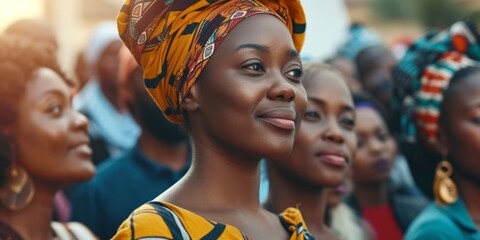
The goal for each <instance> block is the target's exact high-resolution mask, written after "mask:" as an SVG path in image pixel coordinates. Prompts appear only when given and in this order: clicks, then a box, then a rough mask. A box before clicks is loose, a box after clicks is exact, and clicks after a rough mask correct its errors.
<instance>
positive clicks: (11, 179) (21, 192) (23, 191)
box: [0, 162, 35, 211]
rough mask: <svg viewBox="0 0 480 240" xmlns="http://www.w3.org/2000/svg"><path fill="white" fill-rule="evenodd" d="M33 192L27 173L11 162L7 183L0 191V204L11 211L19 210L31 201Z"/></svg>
mask: <svg viewBox="0 0 480 240" xmlns="http://www.w3.org/2000/svg"><path fill="white" fill-rule="evenodd" d="M34 191H35V190H34V188H33V182H32V180H31V179H30V177H29V176H28V174H27V172H26V171H25V170H24V169H23V168H22V167H20V166H18V165H17V164H16V163H15V162H13V163H12V165H11V167H10V169H9V171H8V179H7V183H6V184H5V186H4V187H3V188H2V189H1V190H0V201H1V203H2V204H3V205H4V206H5V207H7V208H8V209H10V210H12V211H15V210H20V209H22V208H24V207H26V206H27V205H28V204H29V203H30V202H31V201H32V199H33V195H34Z"/></svg>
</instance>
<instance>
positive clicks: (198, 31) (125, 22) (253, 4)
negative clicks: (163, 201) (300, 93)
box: [117, 0, 305, 124]
mask: <svg viewBox="0 0 480 240" xmlns="http://www.w3.org/2000/svg"><path fill="white" fill-rule="evenodd" d="M255 14H270V15H273V16H276V17H278V18H279V19H280V20H282V21H283V22H284V23H285V25H286V26H287V28H288V29H289V31H290V33H291V34H292V38H293V41H294V44H295V47H296V49H297V50H298V51H300V50H301V48H302V45H303V41H304V37H305V35H304V33H305V15H304V13H303V9H302V6H301V5H300V2H299V0H150V1H149V0H125V3H124V5H123V7H122V9H121V10H120V12H119V14H118V17H117V23H118V29H119V33H120V37H121V39H122V40H123V42H124V43H125V45H126V46H127V47H128V48H129V50H130V51H131V52H132V54H133V56H134V57H135V59H136V60H137V61H138V63H139V64H140V65H141V66H142V67H143V69H144V79H145V86H146V87H147V90H148V91H149V93H150V95H151V96H152V97H153V99H154V100H155V102H156V103H157V105H158V106H159V107H160V108H161V109H162V111H163V113H164V114H165V116H166V117H167V118H168V119H169V120H170V121H172V122H175V123H179V124H183V123H184V119H183V115H182V111H181V107H180V102H181V100H182V97H183V96H185V95H186V94H188V92H189V90H190V88H191V87H192V86H193V84H194V83H195V81H196V80H197V77H198V76H199V75H200V73H201V72H202V70H203V68H204V67H205V66H206V64H207V63H208V60H209V58H210V57H211V56H212V55H213V53H214V51H215V49H217V48H218V46H219V45H220V43H221V42H222V41H223V40H224V39H225V37H226V36H227V35H228V34H229V33H230V32H231V31H232V29H233V28H234V27H235V26H236V25H237V24H238V23H239V22H241V21H242V20H244V19H246V18H248V17H250V16H253V15H255Z"/></svg>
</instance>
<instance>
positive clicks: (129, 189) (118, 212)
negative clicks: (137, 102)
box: [70, 145, 191, 239]
mask: <svg viewBox="0 0 480 240" xmlns="http://www.w3.org/2000/svg"><path fill="white" fill-rule="evenodd" d="M188 158H189V159H188V161H187V162H188V164H187V165H186V166H185V167H184V169H183V170H181V171H179V172H175V171H173V170H171V169H170V168H168V167H166V166H162V165H160V164H158V163H156V162H154V161H152V160H150V159H147V158H146V156H145V155H144V154H143V153H142V152H141V151H140V149H139V148H138V145H136V146H135V147H134V148H132V149H131V150H130V151H127V152H126V153H125V154H123V155H121V156H119V157H116V158H111V159H109V160H106V161H105V162H103V163H102V164H100V165H99V166H98V168H97V174H96V176H95V178H94V179H92V180H91V181H89V182H87V183H84V184H81V185H79V186H77V187H75V188H74V189H72V191H71V194H70V196H71V203H72V220H73V221H79V222H82V223H84V224H85V225H87V226H88V227H89V228H90V229H91V230H92V231H93V232H94V233H95V234H96V235H97V236H98V237H99V238H100V239H110V238H111V237H113V235H115V233H116V232H117V229H118V227H119V226H120V224H121V223H122V222H123V221H124V220H125V219H126V218H128V216H129V215H130V213H131V212H132V211H133V210H135V209H136V208H138V207H139V206H141V205H142V204H144V203H146V202H148V201H150V200H152V199H154V198H155V197H157V196H158V195H159V194H161V193H162V192H163V191H165V190H167V189H168V188H169V187H170V186H172V185H173V184H174V183H175V182H177V181H178V180H179V179H180V178H181V177H182V176H183V175H184V174H185V173H186V171H187V170H188V167H189V166H190V158H191V156H190V154H189V155H188Z"/></svg>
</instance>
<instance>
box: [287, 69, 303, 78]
mask: <svg viewBox="0 0 480 240" xmlns="http://www.w3.org/2000/svg"><path fill="white" fill-rule="evenodd" d="M287 74H288V75H289V76H291V77H294V78H301V77H302V76H303V70H302V69H300V68H297V69H293V70H291V71H289V72H287Z"/></svg>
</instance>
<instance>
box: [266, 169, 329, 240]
mask: <svg viewBox="0 0 480 240" xmlns="http://www.w3.org/2000/svg"><path fill="white" fill-rule="evenodd" d="M269 161H270V160H269ZM269 168H272V167H271V165H269ZM268 174H269V179H270V189H269V193H268V199H267V202H266V203H265V208H266V209H267V210H269V211H271V212H274V213H280V212H282V211H284V210H285V209H287V208H289V207H298V208H299V210H300V211H301V212H302V216H303V219H304V220H305V223H306V225H307V226H308V229H309V232H310V233H312V234H313V236H315V237H317V238H318V236H322V235H324V233H326V232H329V230H328V227H327V226H326V224H325V219H324V218H325V211H326V207H327V206H326V204H327V191H325V189H324V188H323V187H322V188H315V189H313V188H309V189H307V188H303V187H299V185H298V184H296V183H293V182H291V180H289V179H286V178H285V177H282V176H281V174H280V173H279V172H277V171H268Z"/></svg>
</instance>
